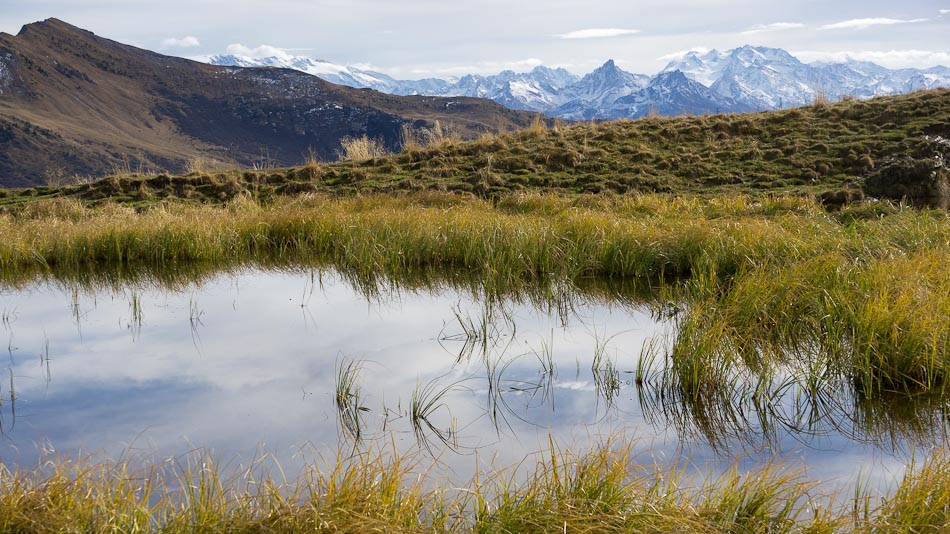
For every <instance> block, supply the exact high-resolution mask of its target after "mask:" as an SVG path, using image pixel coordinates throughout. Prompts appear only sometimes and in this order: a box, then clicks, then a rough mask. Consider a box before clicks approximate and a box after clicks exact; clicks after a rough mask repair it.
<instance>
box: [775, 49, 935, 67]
mask: <svg viewBox="0 0 950 534" xmlns="http://www.w3.org/2000/svg"><path fill="white" fill-rule="evenodd" d="M791 54H792V55H794V56H795V57H797V58H799V59H800V60H802V61H804V62H813V61H821V62H834V63H839V62H843V61H847V60H849V59H853V60H857V61H870V62H872V63H877V64H878V65H881V66H884V67H888V68H892V69H899V68H912V67H913V68H927V67H934V66H937V65H950V52H937V51H933V50H889V51H876V50H853V51H842V52H819V51H807V50H806V51H794V52H791Z"/></svg>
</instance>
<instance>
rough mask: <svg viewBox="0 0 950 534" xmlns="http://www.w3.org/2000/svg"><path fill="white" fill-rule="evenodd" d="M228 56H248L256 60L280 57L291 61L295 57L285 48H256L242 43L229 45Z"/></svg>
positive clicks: (269, 46)
mask: <svg viewBox="0 0 950 534" xmlns="http://www.w3.org/2000/svg"><path fill="white" fill-rule="evenodd" d="M227 50H228V54H233V55H235V56H246V57H251V58H254V59H261V58H265V57H279V58H283V59H289V58H291V57H293V56H292V55H291V54H290V53H289V52H288V51H287V50H286V49H285V48H277V47H276V46H271V45H261V46H258V47H255V48H251V47H249V46H245V45H242V44H241V43H232V44H229V45H228V49H227Z"/></svg>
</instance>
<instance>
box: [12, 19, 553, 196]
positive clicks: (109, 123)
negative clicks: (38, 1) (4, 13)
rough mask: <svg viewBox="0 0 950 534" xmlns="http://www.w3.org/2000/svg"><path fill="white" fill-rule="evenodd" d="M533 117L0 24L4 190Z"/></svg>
mask: <svg viewBox="0 0 950 534" xmlns="http://www.w3.org/2000/svg"><path fill="white" fill-rule="evenodd" d="M533 118H534V115H533V114H531V113H528V112H524V111H514V110H511V109H509V108H506V107H504V106H502V105H500V104H497V103H495V102H492V101H490V100H485V99H476V98H465V97H453V98H433V97H425V96H393V95H388V94H383V93H380V92H377V91H368V90H363V89H354V88H351V87H346V86H343V85H337V84H334V83H329V82H327V81H325V80H323V79H320V78H318V77H316V76H310V75H307V74H304V73H301V72H298V71H296V70H290V69H273V68H241V69H239V68H234V67H221V66H214V65H208V64H206V63H200V62H197V61H192V60H188V59H182V58H176V57H170V56H164V55H161V54H157V53H154V52H150V51H148V50H142V49H139V48H135V47H132V46H128V45H124V44H121V43H118V42H115V41H111V40H109V39H105V38H103V37H99V36H97V35H95V34H93V33H92V32H89V31H86V30H82V29H80V28H77V27H75V26H72V25H69V24H67V23H65V22H63V21H60V20H56V19H48V20H45V21H42V22H37V23H33V24H27V25H25V26H23V28H22V30H20V32H19V33H18V34H17V35H16V36H13V35H9V34H6V33H0V187H4V186H7V187H10V186H27V185H34V184H42V183H44V182H55V181H61V180H66V179H70V178H72V177H74V176H75V175H81V176H92V177H99V176H103V175H105V174H108V173H114V172H135V171H152V172H157V171H169V172H180V171H184V170H186V169H188V168H189V167H190V168H199V167H204V168H206V169H213V168H216V167H231V168H234V167H241V168H247V167H252V166H254V167H271V166H290V165H299V164H302V163H303V162H304V161H305V160H306V159H307V158H310V157H316V158H317V159H320V160H324V161H328V160H334V159H337V151H338V150H339V149H340V148H341V145H340V140H341V138H343V137H346V136H353V137H358V136H361V135H367V136H369V137H373V138H378V139H380V140H381V141H382V142H383V143H384V144H385V145H386V146H387V147H388V148H390V149H395V148H397V147H399V146H400V145H401V143H402V139H401V137H402V133H403V127H404V126H409V127H411V128H429V127H433V126H434V124H435V121H439V123H440V125H441V126H442V128H444V129H445V130H449V132H448V133H457V134H459V135H460V136H462V137H463V138H474V137H477V136H479V135H481V134H483V133H485V132H494V131H498V130H510V129H515V128H520V127H525V126H527V125H529V124H530V123H531V121H532V120H533Z"/></svg>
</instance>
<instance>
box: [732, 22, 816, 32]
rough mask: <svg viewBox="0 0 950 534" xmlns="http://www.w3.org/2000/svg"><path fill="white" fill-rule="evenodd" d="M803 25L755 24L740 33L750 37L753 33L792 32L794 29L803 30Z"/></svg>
mask: <svg viewBox="0 0 950 534" xmlns="http://www.w3.org/2000/svg"><path fill="white" fill-rule="evenodd" d="M804 27H805V25H804V24H802V23H800V22H773V23H772V24H756V25H755V26H752V27H751V28H749V29H747V30H745V31H744V32H742V35H750V34H754V33H765V32H778V31H782V30H794V29H796V28H804Z"/></svg>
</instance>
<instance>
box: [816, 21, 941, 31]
mask: <svg viewBox="0 0 950 534" xmlns="http://www.w3.org/2000/svg"><path fill="white" fill-rule="evenodd" d="M927 20H929V19H887V18H870V19H851V20H844V21H841V22H835V23H834V24H825V25H824V26H819V28H818V29H819V30H863V29H866V28H870V27H871V26H893V25H895V24H914V23H917V22H927Z"/></svg>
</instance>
